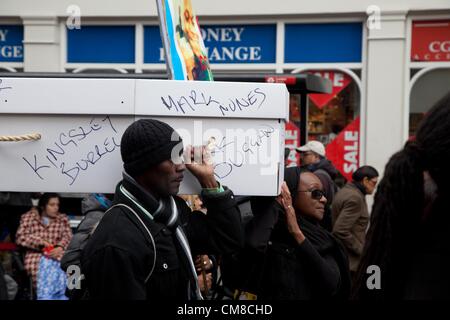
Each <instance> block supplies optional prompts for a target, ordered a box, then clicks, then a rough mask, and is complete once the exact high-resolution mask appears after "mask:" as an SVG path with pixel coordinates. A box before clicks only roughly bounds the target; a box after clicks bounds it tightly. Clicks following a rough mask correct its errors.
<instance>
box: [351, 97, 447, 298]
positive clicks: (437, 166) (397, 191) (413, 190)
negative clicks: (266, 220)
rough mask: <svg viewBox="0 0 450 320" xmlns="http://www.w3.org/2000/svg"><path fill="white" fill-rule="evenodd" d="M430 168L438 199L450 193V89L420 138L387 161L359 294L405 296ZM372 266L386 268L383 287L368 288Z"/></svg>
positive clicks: (356, 285)
mask: <svg viewBox="0 0 450 320" xmlns="http://www.w3.org/2000/svg"><path fill="white" fill-rule="evenodd" d="M426 171H428V173H429V176H430V177H431V178H432V179H433V180H434V182H435V184H436V186H437V198H438V199H439V198H441V199H442V198H445V197H449V196H450V191H449V185H448V184H449V181H450V94H448V95H447V96H445V97H444V98H443V99H441V100H440V101H439V102H438V103H437V104H436V105H435V106H434V107H433V108H432V109H431V110H430V112H429V113H428V114H427V115H426V117H425V119H424V120H423V121H422V122H421V124H420V126H419V128H418V130H417V134H416V137H415V139H413V140H411V141H409V142H407V143H406V144H405V146H404V148H403V149H402V150H401V151H399V152H397V153H395V154H394V155H393V156H392V157H391V159H390V160H389V162H388V164H387V165H386V168H385V173H384V177H383V179H382V180H381V182H380V184H379V187H378V190H377V193H376V195H375V201H374V205H373V208H372V214H371V217H370V228H369V230H368V233H367V237H366V244H365V248H364V250H363V255H362V258H361V262H360V265H359V269H358V272H357V275H356V279H355V283H354V287H353V294H352V297H353V298H354V299H394V298H399V297H401V295H402V292H403V291H402V290H403V288H404V284H405V273H406V272H405V270H407V268H408V264H409V263H410V262H411V260H410V259H411V258H412V257H413V253H414V249H415V247H416V245H417V244H418V239H419V237H418V234H419V232H420V227H421V225H422V223H423V221H424V220H423V219H424V206H425V200H424V199H425V195H424V172H426ZM371 265H376V266H378V267H379V268H380V270H381V290H369V289H368V288H367V285H366V279H367V273H366V271H367V268H368V267H369V266H371Z"/></svg>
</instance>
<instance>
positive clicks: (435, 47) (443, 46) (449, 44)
mask: <svg viewBox="0 0 450 320" xmlns="http://www.w3.org/2000/svg"><path fill="white" fill-rule="evenodd" d="M428 49H429V50H430V52H450V40H448V41H442V42H440V41H433V42H431V43H430V46H429V47H428Z"/></svg>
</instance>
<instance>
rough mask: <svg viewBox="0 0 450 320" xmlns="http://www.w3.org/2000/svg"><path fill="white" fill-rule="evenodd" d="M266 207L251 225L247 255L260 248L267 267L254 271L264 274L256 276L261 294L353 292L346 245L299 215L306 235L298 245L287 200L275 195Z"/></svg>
mask: <svg viewBox="0 0 450 320" xmlns="http://www.w3.org/2000/svg"><path fill="white" fill-rule="evenodd" d="M259 201H260V200H259ZM254 207H255V208H256V207H257V209H256V210H257V211H259V210H261V209H263V208H262V207H263V206H261V205H259V206H254ZM264 207H265V209H263V211H259V212H255V217H254V218H253V220H252V221H250V222H249V224H248V225H247V227H246V232H247V234H246V242H247V248H246V250H247V251H252V252H253V254H247V255H252V256H253V257H255V255H256V253H255V252H260V258H259V264H260V265H261V266H262V268H260V269H259V270H258V269H254V270H253V271H252V273H254V274H257V277H259V279H258V280H257V281H253V290H255V291H256V293H257V296H258V299H263V300H267V299H269V300H310V299H333V298H341V299H342V298H343V299H345V298H348V295H349V291H350V277H349V271H348V262H347V257H346V255H345V251H344V249H343V247H342V245H341V244H340V243H339V242H338V241H337V240H336V239H334V237H333V236H332V235H331V234H330V233H329V232H327V231H325V230H324V229H322V227H320V226H319V225H318V224H317V223H313V222H309V221H307V220H305V219H306V218H302V219H301V220H300V221H299V224H300V228H301V229H302V231H303V233H304V234H305V236H306V240H305V241H304V242H303V243H302V244H301V245H298V244H297V243H296V242H295V240H294V238H293V237H292V236H291V235H290V234H289V232H288V230H287V226H286V220H285V217H284V212H283V209H282V208H281V206H280V205H278V204H277V203H276V202H275V200H272V201H271V203H268V202H266V203H265V204H264ZM319 228H320V229H319ZM254 259H255V258H254ZM255 284H256V286H255Z"/></svg>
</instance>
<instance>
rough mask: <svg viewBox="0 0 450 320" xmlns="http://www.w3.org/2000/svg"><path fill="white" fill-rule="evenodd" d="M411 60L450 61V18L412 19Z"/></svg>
mask: <svg viewBox="0 0 450 320" xmlns="http://www.w3.org/2000/svg"><path fill="white" fill-rule="evenodd" d="M411 61H450V20H433V21H413V24H412V43H411Z"/></svg>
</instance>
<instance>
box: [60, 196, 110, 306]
mask: <svg viewBox="0 0 450 320" xmlns="http://www.w3.org/2000/svg"><path fill="white" fill-rule="evenodd" d="M111 205H112V203H111V200H109V199H108V198H107V197H106V196H105V195H103V194H100V193H91V194H89V195H88V196H87V197H85V198H84V199H83V200H82V201H81V212H82V213H83V215H84V218H83V220H82V221H81V222H80V224H79V226H78V228H77V230H76V232H75V234H74V235H73V237H72V240H70V243H69V246H68V247H67V249H66V251H65V253H64V256H63V257H62V259H61V269H63V270H64V271H65V272H67V274H68V276H69V279H70V283H69V284H68V288H67V290H66V296H67V297H69V299H70V300H79V299H82V298H83V297H84V295H85V293H86V286H85V285H84V281H83V278H82V277H81V274H77V270H80V269H77V268H81V253H82V252H83V249H84V247H85V246H86V244H87V242H88V240H89V238H90V236H91V235H92V234H93V233H94V231H95V228H97V226H98V224H99V223H100V220H101V219H102V218H103V215H104V214H105V212H106V210H108V208H109V207H111Z"/></svg>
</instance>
